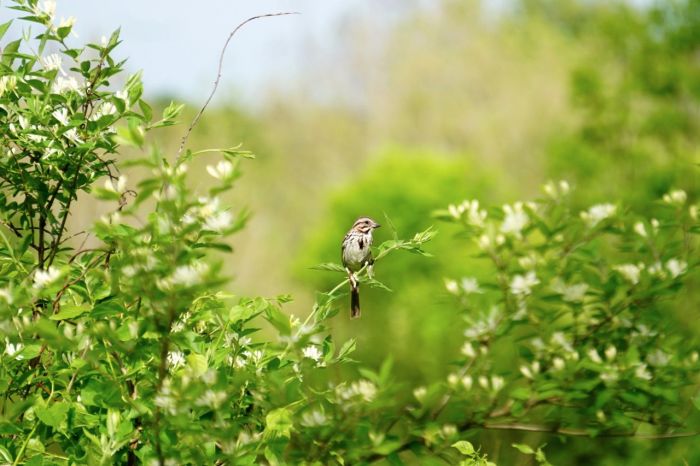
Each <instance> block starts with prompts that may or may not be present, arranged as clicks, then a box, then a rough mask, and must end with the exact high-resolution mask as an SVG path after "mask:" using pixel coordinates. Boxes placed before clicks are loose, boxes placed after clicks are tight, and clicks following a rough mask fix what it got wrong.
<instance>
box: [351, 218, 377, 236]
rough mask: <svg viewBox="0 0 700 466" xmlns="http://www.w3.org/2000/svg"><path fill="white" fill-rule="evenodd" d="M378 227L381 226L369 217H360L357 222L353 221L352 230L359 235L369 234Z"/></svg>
mask: <svg viewBox="0 0 700 466" xmlns="http://www.w3.org/2000/svg"><path fill="white" fill-rule="evenodd" d="M380 226H381V225H379V224H378V223H377V222H375V221H374V220H372V219H371V218H369V217H360V218H358V219H357V220H355V223H354V224H353V226H352V229H353V230H355V231H359V232H360V233H371V232H372V230H374V229H375V228H379V227H380Z"/></svg>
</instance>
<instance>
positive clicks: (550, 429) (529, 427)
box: [480, 424, 700, 440]
mask: <svg viewBox="0 0 700 466" xmlns="http://www.w3.org/2000/svg"><path fill="white" fill-rule="evenodd" d="M480 427H481V428H482V429H494V430H522V431H527V432H545V433H550V434H561V435H567V436H570V437H593V435H592V434H591V433H590V432H588V431H586V430H582V429H568V428H565V427H556V426H545V425H536V424H483V425H481V426H480ZM696 435H700V432H668V433H664V434H638V433H636V432H602V433H600V434H598V435H597V437H629V438H638V439H646V440H659V439H669V438H680V437H694V436H696Z"/></svg>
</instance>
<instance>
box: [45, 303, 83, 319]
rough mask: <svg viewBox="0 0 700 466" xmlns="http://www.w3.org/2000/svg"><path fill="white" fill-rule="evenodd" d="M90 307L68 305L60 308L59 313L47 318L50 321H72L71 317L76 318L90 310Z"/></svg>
mask: <svg viewBox="0 0 700 466" xmlns="http://www.w3.org/2000/svg"><path fill="white" fill-rule="evenodd" d="M91 308H92V306H90V305H89V304H69V305H67V306H62V307H61V310H60V312H58V313H56V314H53V315H51V316H50V317H49V319H51V320H64V319H72V318H73V317H78V316H79V315H82V314H84V313H85V312H87V311H88V310H90V309H91Z"/></svg>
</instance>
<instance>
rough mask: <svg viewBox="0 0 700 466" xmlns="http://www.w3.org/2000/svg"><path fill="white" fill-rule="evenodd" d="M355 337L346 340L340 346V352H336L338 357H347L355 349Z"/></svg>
mask: <svg viewBox="0 0 700 466" xmlns="http://www.w3.org/2000/svg"><path fill="white" fill-rule="evenodd" d="M355 346H356V345H355V339H354V338H351V339H349V340H348V341H346V342H345V343H344V344H343V346H342V347H341V348H340V352H339V353H338V359H343V358H345V357H347V356H348V355H349V354H350V353H352V352H353V351H355Z"/></svg>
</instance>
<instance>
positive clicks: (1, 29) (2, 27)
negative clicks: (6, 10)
mask: <svg viewBox="0 0 700 466" xmlns="http://www.w3.org/2000/svg"><path fill="white" fill-rule="evenodd" d="M11 24H12V20H10V21H8V22H6V23H3V24H0V39H2V38H3V36H4V35H5V33H6V32H7V30H8V29H9V28H10V25H11Z"/></svg>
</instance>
